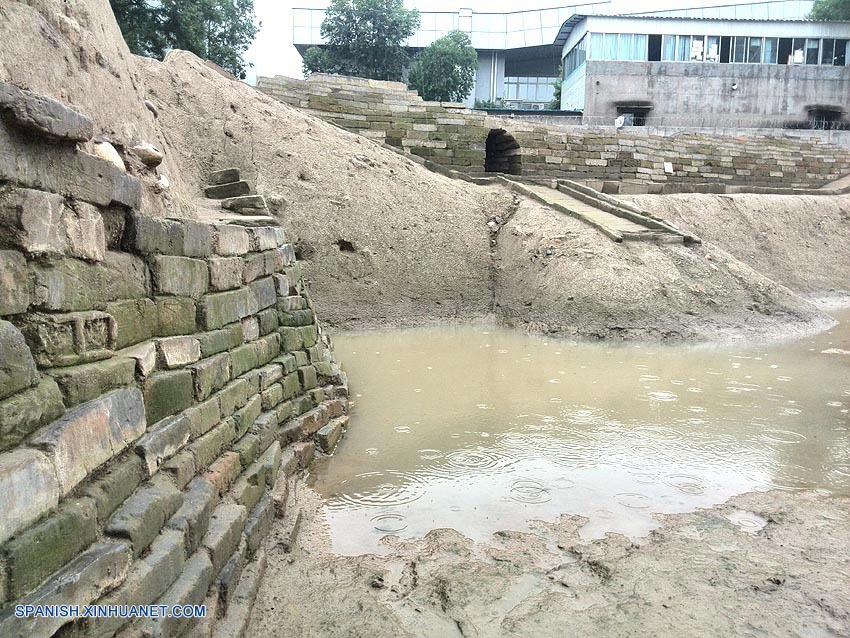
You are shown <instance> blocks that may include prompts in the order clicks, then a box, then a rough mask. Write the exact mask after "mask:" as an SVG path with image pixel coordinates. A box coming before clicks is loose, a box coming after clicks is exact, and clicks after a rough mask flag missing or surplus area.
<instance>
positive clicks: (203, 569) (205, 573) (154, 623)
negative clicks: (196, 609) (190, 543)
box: [140, 551, 217, 638]
mask: <svg viewBox="0 0 850 638" xmlns="http://www.w3.org/2000/svg"><path fill="white" fill-rule="evenodd" d="M216 571H217V570H214V568H213V565H212V563H211V562H210V559H209V556H208V555H207V553H206V552H205V551H198V552H196V553H195V554H193V555H192V556H191V558H189V560H187V561H186V564H185V566H184V567H183V571H182V572H181V574H180V577H179V578H178V579H177V581H176V582H175V583H174V584H173V585H172V586H171V587H169V588H168V590H167V591H166V592H165V593H164V594H163V595H162V597H161V598H160V599H159V601H158V602H157V604H160V605H168V606H174V605H199V604H201V603H202V602H203V601H204V598H205V597H206V595H207V590H208V589H209V586H210V584H211V583H212V581H213V578H214V576H215V573H216ZM197 622H198V621H197V619H194V618H179V617H163V618H151V619H147V620H145V621H143V622H142V624H141V627H140V629H141V635H142V636H162V637H163V638H172V637H177V636H182V635H184V634H185V632H186V631H187V630H188V629H189V627H191V626H192V625H193V624H195V623H197Z"/></svg>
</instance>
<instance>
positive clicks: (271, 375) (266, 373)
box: [259, 363, 283, 390]
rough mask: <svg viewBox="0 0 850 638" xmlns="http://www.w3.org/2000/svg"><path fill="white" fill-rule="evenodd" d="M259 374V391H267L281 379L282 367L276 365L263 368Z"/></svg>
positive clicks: (272, 364)
mask: <svg viewBox="0 0 850 638" xmlns="http://www.w3.org/2000/svg"><path fill="white" fill-rule="evenodd" d="M259 372H260V389H261V390H268V389H269V388H270V387H271V386H272V385H274V384H276V383H278V382H279V381H280V380H282V379H283V367H282V366H281V365H280V364H278V363H270V364H268V365H266V366H263V367H262V368H261V369H260V370H259Z"/></svg>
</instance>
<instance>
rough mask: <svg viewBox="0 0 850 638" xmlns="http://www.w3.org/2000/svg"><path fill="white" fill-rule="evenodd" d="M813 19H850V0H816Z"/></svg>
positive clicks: (811, 15)
mask: <svg viewBox="0 0 850 638" xmlns="http://www.w3.org/2000/svg"><path fill="white" fill-rule="evenodd" d="M809 18H811V19H812V20H836V21H838V20H850V0H815V6H814V7H812V12H811V13H810V14H809Z"/></svg>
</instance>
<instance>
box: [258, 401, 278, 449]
mask: <svg viewBox="0 0 850 638" xmlns="http://www.w3.org/2000/svg"><path fill="white" fill-rule="evenodd" d="M279 423H280V421H279V420H278V416H277V409H273V410H270V411H268V412H263V413H262V414H261V415H260V416H259V417H258V418H257V420H256V421H254V425H253V426H252V427H251V434H253V435H255V436H256V437H257V438H258V439H259V442H260V443H259V451H260V452H263V451H264V450H266V449H267V448H268V447H269V445H271V444H272V441H274V439H275V436H276V434H277V426H278V424H279Z"/></svg>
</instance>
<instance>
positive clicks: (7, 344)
mask: <svg viewBox="0 0 850 638" xmlns="http://www.w3.org/2000/svg"><path fill="white" fill-rule="evenodd" d="M0 353H2V357H0V399H5V398H6V397H10V396H12V395H14V394H15V393H17V392H21V391H22V390H26V389H28V388H32V387H34V386H36V385H38V382H39V374H38V369H37V368H36V365H35V359H33V356H32V352H30V349H29V347H28V346H27V342H26V340H25V339H24V335H23V334H22V333H21V331H20V330H18V328H16V327H15V326H14V325H12V324H11V323H9V322H8V321H0Z"/></svg>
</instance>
